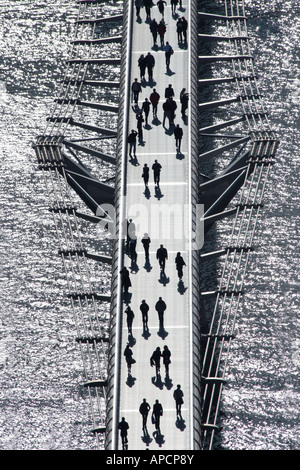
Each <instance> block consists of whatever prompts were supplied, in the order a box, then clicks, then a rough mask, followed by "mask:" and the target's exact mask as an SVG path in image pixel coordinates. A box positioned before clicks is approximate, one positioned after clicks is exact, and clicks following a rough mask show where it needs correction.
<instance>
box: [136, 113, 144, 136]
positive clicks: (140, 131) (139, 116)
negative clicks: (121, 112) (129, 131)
mask: <svg viewBox="0 0 300 470" xmlns="http://www.w3.org/2000/svg"><path fill="white" fill-rule="evenodd" d="M136 121H137V130H138V137H139V141H140V142H141V141H142V140H143V122H144V118H143V115H142V113H138V114H137V115H136Z"/></svg>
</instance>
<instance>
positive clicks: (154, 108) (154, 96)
mask: <svg viewBox="0 0 300 470" xmlns="http://www.w3.org/2000/svg"><path fill="white" fill-rule="evenodd" d="M149 99H150V102H151V104H152V111H153V117H157V105H158V103H159V99H160V95H159V93H157V91H156V89H155V88H153V92H152V93H151V95H150V98H149Z"/></svg>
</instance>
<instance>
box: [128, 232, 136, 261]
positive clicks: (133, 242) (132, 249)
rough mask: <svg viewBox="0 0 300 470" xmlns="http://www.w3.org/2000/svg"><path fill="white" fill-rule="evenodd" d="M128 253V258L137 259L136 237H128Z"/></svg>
mask: <svg viewBox="0 0 300 470" xmlns="http://www.w3.org/2000/svg"><path fill="white" fill-rule="evenodd" d="M129 253H130V258H131V259H132V261H134V262H135V261H136V260H137V252H136V238H130V240H129Z"/></svg>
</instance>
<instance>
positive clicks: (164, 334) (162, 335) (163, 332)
mask: <svg viewBox="0 0 300 470" xmlns="http://www.w3.org/2000/svg"><path fill="white" fill-rule="evenodd" d="M168 335H169V333H168V332H167V331H166V330H165V329H164V328H160V329H159V330H158V332H157V336H160V338H161V339H165V338H166V337H167V336H168Z"/></svg>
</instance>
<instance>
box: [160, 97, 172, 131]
mask: <svg viewBox="0 0 300 470" xmlns="http://www.w3.org/2000/svg"><path fill="white" fill-rule="evenodd" d="M162 108H163V112H164V115H163V127H165V122H166V119H168V121H169V127H170V124H171V103H170V99H169V98H167V99H166V101H165V102H164V103H163V105H162Z"/></svg>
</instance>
